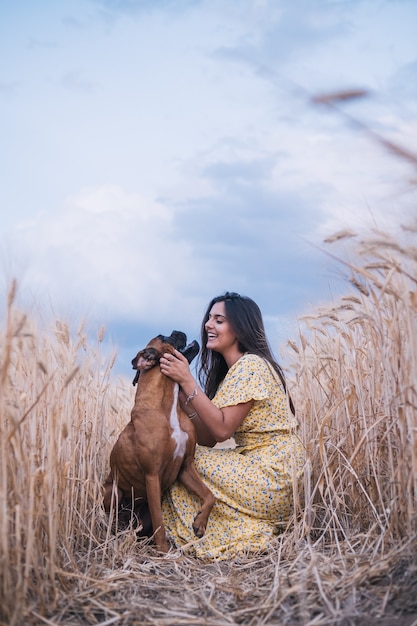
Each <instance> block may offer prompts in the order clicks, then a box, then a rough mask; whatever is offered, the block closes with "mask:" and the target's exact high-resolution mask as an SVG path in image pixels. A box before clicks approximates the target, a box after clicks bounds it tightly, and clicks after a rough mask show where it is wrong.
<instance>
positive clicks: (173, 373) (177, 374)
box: [159, 350, 194, 387]
mask: <svg viewBox="0 0 417 626" xmlns="http://www.w3.org/2000/svg"><path fill="white" fill-rule="evenodd" d="M159 367H160V368H161V372H162V373H163V374H165V376H168V377H169V378H171V379H172V380H174V381H175V382H176V383H178V384H179V385H181V387H182V386H183V384H186V383H187V382H189V381H193V382H194V378H193V377H192V375H191V372H190V366H189V363H188V361H187V359H186V358H185V356H184V355H182V354H181V352H178V350H175V351H174V354H170V353H169V352H165V354H163V355H162V356H161V358H160V360H159Z"/></svg>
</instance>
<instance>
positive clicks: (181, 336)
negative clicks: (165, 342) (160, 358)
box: [170, 330, 187, 352]
mask: <svg viewBox="0 0 417 626" xmlns="http://www.w3.org/2000/svg"><path fill="white" fill-rule="evenodd" d="M170 339H171V341H172V342H173V344H174V347H175V348H176V349H177V350H179V351H180V352H181V351H182V350H184V348H185V345H186V343H187V335H186V334H185V333H183V332H181V331H180V330H173V331H172V333H171V336H170Z"/></svg>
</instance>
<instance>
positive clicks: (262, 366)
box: [235, 352, 268, 371]
mask: <svg viewBox="0 0 417 626" xmlns="http://www.w3.org/2000/svg"><path fill="white" fill-rule="evenodd" d="M237 364H239V365H240V366H244V367H250V368H252V369H254V368H256V369H258V370H261V371H267V370H268V364H267V362H266V360H265V359H264V358H263V357H262V356H259V355H258V354H252V353H250V352H245V354H244V355H243V356H241V357H240V359H239V360H238V361H237V362H236V363H235V365H237Z"/></svg>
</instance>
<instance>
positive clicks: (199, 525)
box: [193, 511, 206, 539]
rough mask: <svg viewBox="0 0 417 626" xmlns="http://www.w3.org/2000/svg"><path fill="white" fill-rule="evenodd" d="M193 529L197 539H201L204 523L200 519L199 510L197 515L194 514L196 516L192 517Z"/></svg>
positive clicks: (204, 529) (204, 527)
mask: <svg viewBox="0 0 417 626" xmlns="http://www.w3.org/2000/svg"><path fill="white" fill-rule="evenodd" d="M199 518H200V519H199ZM193 531H194V534H195V536H196V537H198V538H199V539H201V537H203V536H204V533H205V532H206V524H205V522H204V521H203V520H202V519H201V511H199V512H198V513H197V515H196V517H195V519H194V522H193Z"/></svg>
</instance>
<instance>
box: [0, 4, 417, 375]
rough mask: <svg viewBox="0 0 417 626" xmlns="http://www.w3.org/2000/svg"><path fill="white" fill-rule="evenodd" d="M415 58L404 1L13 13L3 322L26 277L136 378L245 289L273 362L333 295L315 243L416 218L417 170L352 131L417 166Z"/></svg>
mask: <svg viewBox="0 0 417 626" xmlns="http://www.w3.org/2000/svg"><path fill="white" fill-rule="evenodd" d="M416 42H417V2H416V1H415V0H291V1H288V0H71V1H69V0H68V1H65V0H61V1H57V0H37V1H36V2H33V0H3V1H2V3H1V7H0V55H1V59H2V63H1V64H0V137H1V148H0V155H1V162H0V206H1V232H0V245H1V249H0V278H1V289H2V294H3V296H2V308H4V305H3V301H4V292H5V291H6V289H7V285H8V283H9V281H10V279H11V278H12V277H16V278H17V279H18V281H19V285H20V292H19V294H20V301H21V302H22V304H23V305H24V306H25V307H27V308H29V309H33V310H35V311H37V312H39V311H41V312H42V315H47V312H48V311H49V312H52V314H53V315H54V316H56V317H58V318H59V319H61V320H62V319H67V320H68V321H69V322H70V324H71V325H72V326H73V327H74V328H76V326H77V323H78V321H79V320H81V319H87V321H88V323H89V325H90V328H91V329H92V332H93V333H94V332H95V330H96V329H97V328H99V327H100V326H101V325H102V324H103V325H104V326H105V327H106V329H107V339H108V341H109V343H111V344H112V345H114V346H115V347H116V348H117V349H118V352H119V357H118V365H117V367H118V369H119V370H120V371H122V372H123V371H126V372H127V373H128V375H130V365H129V362H130V359H131V357H132V356H133V355H134V354H135V352H136V351H137V349H138V348H140V347H142V345H143V343H146V341H147V340H148V339H149V338H150V337H152V336H153V335H154V334H158V333H160V332H163V333H170V332H171V330H172V329H173V328H179V329H182V330H184V331H185V332H187V334H188V335H189V337H190V338H193V337H195V336H197V335H198V332H199V327H200V321H201V317H202V315H203V312H204V310H205V307H206V305H207V303H208V302H209V300H210V299H211V298H212V297H213V296H214V295H217V294H219V293H222V292H224V291H225V290H231V291H238V292H241V293H244V294H246V295H249V296H251V297H253V298H254V299H255V300H256V301H257V302H258V304H259V305H260V306H261V308H262V311H263V313H264V317H265V321H266V326H267V329H268V334H269V338H270V341H271V344H272V347H273V349H274V351H275V352H276V353H277V354H279V346H280V345H281V343H282V342H283V341H285V338H286V337H287V336H288V335H291V333H293V332H294V331H295V330H296V324H297V319H298V318H299V316H301V315H303V314H304V313H308V312H311V311H312V310H314V308H315V307H317V306H318V305H320V304H322V303H326V302H328V301H330V300H331V299H332V298H333V297H335V295H336V294H337V293H338V291H339V290H340V289H342V290H345V285H344V284H343V283H342V282H341V280H340V272H339V268H338V267H336V266H335V264H334V263H333V262H331V261H329V258H328V256H327V255H326V254H325V250H326V249H327V248H326V247H325V246H324V245H323V239H324V238H325V237H326V236H328V235H329V234H332V233H334V232H336V231H338V230H341V229H346V228H350V229H354V230H359V229H362V230H366V229H369V228H371V227H372V226H375V225H376V226H377V227H379V228H383V229H389V230H390V231H391V230H392V229H395V228H397V227H398V226H399V225H400V224H402V223H406V222H407V221H410V219H412V218H414V217H415V215H416V209H415V207H416V203H415V200H416V198H415V194H414V193H413V191H412V190H410V187H409V185H408V181H409V180H410V179H412V178H413V176H414V179H415V171H413V170H412V168H411V166H409V165H407V163H405V162H404V163H403V162H401V161H400V160H399V159H398V158H394V157H393V156H392V155H390V154H388V153H387V152H385V151H384V150H383V149H382V148H381V147H380V146H379V145H378V144H377V143H376V142H375V141H374V140H373V139H372V138H371V137H370V135H369V133H367V132H364V131H363V130H361V129H360V125H363V126H364V127H365V128H367V129H369V131H371V132H373V133H377V134H378V135H380V136H383V137H385V138H387V139H390V140H392V141H395V142H397V143H398V144H399V145H401V146H403V147H404V148H407V149H415V148H416V145H417V144H416V138H417V80H416V79H417V43H416ZM350 89H364V90H366V91H367V92H368V96H367V97H365V98H361V99H358V100H355V101H349V102H345V103H341V104H340V105H338V107H337V109H331V108H329V107H326V106H323V105H321V106H320V105H317V104H314V103H313V102H312V99H313V98H314V97H315V96H318V95H321V94H323V93H334V92H338V91H344V90H350ZM355 122H357V123H355ZM338 253H340V254H343V253H342V252H341V251H340V249H339V250H338Z"/></svg>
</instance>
